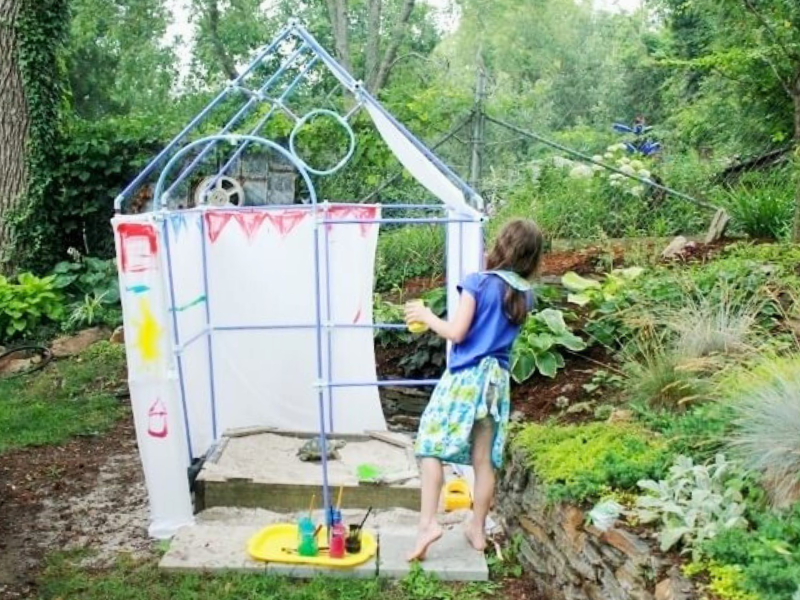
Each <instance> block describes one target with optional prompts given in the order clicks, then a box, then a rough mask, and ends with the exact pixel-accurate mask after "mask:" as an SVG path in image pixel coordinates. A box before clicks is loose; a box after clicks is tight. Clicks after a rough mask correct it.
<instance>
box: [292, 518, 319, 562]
mask: <svg viewBox="0 0 800 600" xmlns="http://www.w3.org/2000/svg"><path fill="white" fill-rule="evenodd" d="M316 533H317V528H316V527H314V522H313V521H312V520H311V519H310V518H308V517H303V518H302V519H300V521H299V522H298V523H297V553H298V554H299V555H300V556H316V555H317V553H318V552H319V547H318V545H317V535H316Z"/></svg>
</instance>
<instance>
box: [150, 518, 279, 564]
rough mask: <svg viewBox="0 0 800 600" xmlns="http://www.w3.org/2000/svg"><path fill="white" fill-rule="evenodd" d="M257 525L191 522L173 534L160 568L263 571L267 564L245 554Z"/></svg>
mask: <svg viewBox="0 0 800 600" xmlns="http://www.w3.org/2000/svg"><path fill="white" fill-rule="evenodd" d="M258 529H259V528H258V526H239V527H230V526H208V525H190V526H188V527H184V528H183V529H181V530H180V531H178V533H177V534H176V535H175V537H174V538H173V539H172V543H171V544H170V547H169V550H168V551H167V553H166V554H165V555H164V556H163V557H162V559H161V562H160V563H159V565H158V566H159V568H161V569H163V570H164V571H169V572H173V573H187V572H193V573H197V572H212V571H213V572H220V571H239V572H245V573H259V572H260V573H265V572H266V565H265V564H264V563H260V562H257V561H254V560H252V559H251V558H250V557H249V556H248V555H247V540H249V539H250V537H251V536H252V535H253V534H254V533H256V532H257V531H258Z"/></svg>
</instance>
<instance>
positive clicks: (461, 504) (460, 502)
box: [444, 478, 472, 512]
mask: <svg viewBox="0 0 800 600" xmlns="http://www.w3.org/2000/svg"><path fill="white" fill-rule="evenodd" d="M471 507H472V497H471V495H470V491H469V485H467V482H466V481H464V480H463V479H460V478H459V479H453V480H452V481H448V482H447V484H445V486H444V510H445V511H446V512H450V511H453V510H458V509H461V508H471Z"/></svg>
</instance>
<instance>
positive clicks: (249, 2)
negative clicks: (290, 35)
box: [193, 0, 437, 93]
mask: <svg viewBox="0 0 800 600" xmlns="http://www.w3.org/2000/svg"><path fill="white" fill-rule="evenodd" d="M193 6H194V8H195V17H194V18H195V22H196V25H197V29H198V39H197V51H196V55H197V58H198V59H199V62H200V63H202V64H203V65H205V66H206V68H207V67H208V65H211V64H213V65H215V70H217V71H220V72H222V73H223V74H224V75H225V77H227V78H233V77H235V76H236V73H237V65H240V64H241V63H242V62H243V61H244V59H245V57H246V56H247V55H248V54H249V53H250V52H251V51H252V49H253V48H255V47H256V46H258V45H261V44H263V43H264V42H265V41H266V40H268V39H269V38H270V37H271V36H272V34H273V33H274V32H275V31H276V30H277V28H278V27H279V26H280V25H282V24H283V23H285V22H286V20H287V19H288V18H289V17H292V16H296V17H299V18H300V19H301V20H302V21H303V22H304V23H306V25H307V26H308V27H309V28H310V29H311V30H312V31H313V32H314V35H315V36H317V37H318V38H320V39H321V40H322V41H323V43H324V44H325V45H326V46H328V47H329V48H332V49H333V53H334V54H335V56H336V58H337V59H338V60H339V61H340V62H341V63H342V65H344V66H345V68H347V70H348V71H350V72H351V73H352V74H353V75H354V76H355V77H357V78H359V79H361V80H362V81H363V82H364V85H365V86H366V87H367V89H369V90H370V91H372V92H374V93H377V92H379V91H380V90H381V89H382V88H384V87H385V86H386V84H387V82H388V80H389V77H390V75H391V72H392V70H393V69H394V67H395V66H396V65H397V63H398V62H399V61H400V60H401V59H402V57H403V54H402V51H403V50H404V49H405V50H407V51H408V52H411V53H422V54H427V53H429V52H430V51H431V50H432V49H433V45H434V44H435V42H436V38H437V36H436V35H435V28H434V25H433V23H432V20H431V19H430V9H429V8H428V7H427V6H419V5H418V4H417V3H416V1H415V0H326V1H325V3H324V4H323V3H321V2H310V1H300V2H297V1H290V0H279V1H278V2H274V3H270V4H269V5H265V3H263V2H260V1H259V0H230V1H228V2H220V1H219V0H193Z"/></svg>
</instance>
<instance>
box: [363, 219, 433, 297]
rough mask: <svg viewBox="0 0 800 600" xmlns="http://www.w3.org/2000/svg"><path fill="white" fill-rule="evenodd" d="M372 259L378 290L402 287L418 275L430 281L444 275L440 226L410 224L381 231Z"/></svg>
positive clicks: (383, 290)
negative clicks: (374, 264)
mask: <svg viewBox="0 0 800 600" xmlns="http://www.w3.org/2000/svg"><path fill="white" fill-rule="evenodd" d="M376 262H377V265H376V272H377V276H376V277H377V282H376V284H375V288H376V290H377V291H379V292H385V291H389V290H392V289H394V288H402V287H403V285H404V284H405V283H406V282H407V281H408V280H410V279H415V278H418V277H421V278H426V279H429V280H430V281H431V282H434V281H436V280H437V278H440V277H442V276H443V275H444V268H445V262H444V229H443V228H442V227H441V226H438V225H431V226H427V225H413V226H407V227H401V228H397V229H393V230H389V231H386V232H383V233H382V234H381V236H380V238H379V239H378V254H377V258H376Z"/></svg>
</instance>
